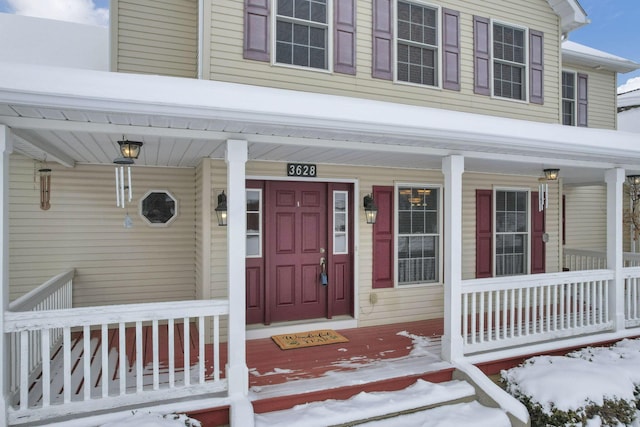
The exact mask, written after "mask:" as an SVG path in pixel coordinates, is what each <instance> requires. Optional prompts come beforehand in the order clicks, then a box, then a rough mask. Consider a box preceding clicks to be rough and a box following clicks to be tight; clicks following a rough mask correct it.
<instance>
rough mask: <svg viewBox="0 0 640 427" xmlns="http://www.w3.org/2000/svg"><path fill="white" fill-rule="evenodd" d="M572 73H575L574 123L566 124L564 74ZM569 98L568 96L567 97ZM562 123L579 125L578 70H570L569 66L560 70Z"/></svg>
mask: <svg viewBox="0 0 640 427" xmlns="http://www.w3.org/2000/svg"><path fill="white" fill-rule="evenodd" d="M564 73H571V74H573V107H574V110H573V124H572V125H565V124H564V110H563V106H562V103H563V102H564V100H565V98H564V97H563V96H562V74H564ZM567 99H568V98H567ZM560 124H562V125H564V126H578V72H577V71H576V70H570V69H567V68H563V69H562V70H561V71H560Z"/></svg>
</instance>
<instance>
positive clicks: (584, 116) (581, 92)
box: [577, 74, 589, 127]
mask: <svg viewBox="0 0 640 427" xmlns="http://www.w3.org/2000/svg"><path fill="white" fill-rule="evenodd" d="M588 80H589V76H587V75H586V74H578V117H577V123H578V126H582V127H587V124H588V119H589V116H588V108H587V107H588V104H589V94H588Z"/></svg>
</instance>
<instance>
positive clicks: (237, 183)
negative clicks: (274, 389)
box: [225, 140, 253, 427]
mask: <svg viewBox="0 0 640 427" xmlns="http://www.w3.org/2000/svg"><path fill="white" fill-rule="evenodd" d="M247 158H248V148H247V141H242V140H228V141H227V151H226V155H225V161H226V163H227V193H228V195H227V218H228V220H227V224H228V225H227V261H228V262H227V271H228V277H227V280H228V292H229V326H228V331H229V337H228V344H227V345H228V362H227V380H228V381H229V397H231V398H232V405H231V410H230V418H231V420H230V421H231V425H238V426H240V425H242V426H247V427H251V426H252V425H253V411H252V410H251V411H249V410H247V405H248V407H249V408H250V407H251V404H250V403H249V400H248V397H247V396H248V394H249V369H248V368H247V362H246V331H245V328H246V308H245V307H246V301H245V295H246V287H245V274H246V273H245V256H246V238H245V235H246V231H247V227H246V223H247V202H246V198H247V196H246V182H245V181H246V170H245V168H246V163H247Z"/></svg>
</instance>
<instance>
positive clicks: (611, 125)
mask: <svg viewBox="0 0 640 427" xmlns="http://www.w3.org/2000/svg"><path fill="white" fill-rule="evenodd" d="M563 70H565V71H571V72H575V73H576V74H586V75H587V76H588V81H587V92H588V94H587V96H588V100H587V102H588V104H587V111H588V112H587V116H588V118H587V126H588V127H590V128H601V129H616V126H617V122H616V119H617V114H616V105H617V104H616V93H617V89H616V73H613V72H610V71H598V70H595V69H593V68H586V67H580V66H575V65H573V64H571V63H565V64H563Z"/></svg>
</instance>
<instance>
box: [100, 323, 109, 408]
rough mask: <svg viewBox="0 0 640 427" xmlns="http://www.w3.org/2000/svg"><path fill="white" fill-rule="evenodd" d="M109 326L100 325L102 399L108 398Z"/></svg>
mask: <svg viewBox="0 0 640 427" xmlns="http://www.w3.org/2000/svg"><path fill="white" fill-rule="evenodd" d="M108 326H109V325H107V324H106V323H103V324H102V325H101V331H100V332H101V337H100V354H101V358H102V374H101V378H100V381H102V397H103V398H104V397H107V396H109V328H108Z"/></svg>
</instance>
